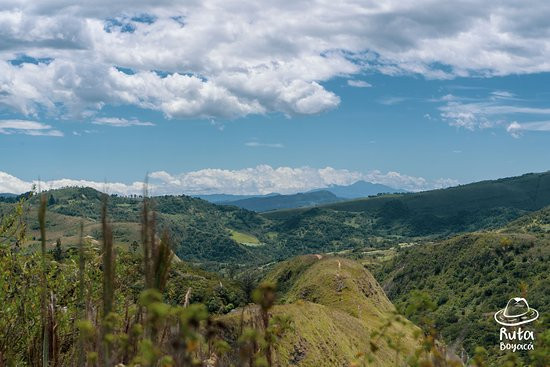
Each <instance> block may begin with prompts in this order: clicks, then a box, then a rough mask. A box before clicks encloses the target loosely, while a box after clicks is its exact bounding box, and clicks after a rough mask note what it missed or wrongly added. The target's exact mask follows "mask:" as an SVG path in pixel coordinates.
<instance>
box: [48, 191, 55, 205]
mask: <svg viewBox="0 0 550 367" xmlns="http://www.w3.org/2000/svg"><path fill="white" fill-rule="evenodd" d="M55 203H56V201H55V198H54V197H53V194H50V198H49V199H48V206H52V205H55Z"/></svg>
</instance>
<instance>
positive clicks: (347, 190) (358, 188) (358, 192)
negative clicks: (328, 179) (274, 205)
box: [313, 181, 406, 199]
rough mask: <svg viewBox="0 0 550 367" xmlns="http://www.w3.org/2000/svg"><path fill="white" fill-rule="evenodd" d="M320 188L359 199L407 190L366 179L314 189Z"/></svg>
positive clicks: (343, 196)
mask: <svg viewBox="0 0 550 367" xmlns="http://www.w3.org/2000/svg"><path fill="white" fill-rule="evenodd" d="M319 190H326V191H330V192H332V193H333V194H334V195H336V196H338V197H340V198H344V199H357V198H364V197H367V196H371V195H378V194H385V193H403V192H406V191H405V190H401V189H394V188H393V187H389V186H386V185H381V184H375V183H371V182H366V181H357V182H355V183H353V184H351V185H347V186H340V185H330V186H328V187H325V188H322V189H317V190H313V191H319Z"/></svg>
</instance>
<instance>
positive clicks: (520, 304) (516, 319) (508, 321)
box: [495, 297, 539, 326]
mask: <svg viewBox="0 0 550 367" xmlns="http://www.w3.org/2000/svg"><path fill="white" fill-rule="evenodd" d="M538 317H539V312H538V311H537V310H535V309H534V308H530V307H529V304H528V303H527V300H526V299H525V298H519V297H516V298H512V299H510V300H509V301H508V303H507V304H506V307H504V308H503V309H502V310H500V311H497V312H496V313H495V321H496V322H498V323H499V324H501V325H503V326H519V325H523V324H527V323H529V322H532V321H535V320H536V319H538Z"/></svg>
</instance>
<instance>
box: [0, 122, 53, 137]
mask: <svg viewBox="0 0 550 367" xmlns="http://www.w3.org/2000/svg"><path fill="white" fill-rule="evenodd" d="M0 134H4V135H11V134H25V135H34V136H63V133H62V132H61V131H59V130H55V129H53V128H52V127H51V126H50V125H47V124H44V123H41V122H37V121H29V120H0Z"/></svg>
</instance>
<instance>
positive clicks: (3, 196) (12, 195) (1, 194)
mask: <svg viewBox="0 0 550 367" xmlns="http://www.w3.org/2000/svg"><path fill="white" fill-rule="evenodd" d="M16 196H18V195H17V194H10V193H8V192H0V198H14V197H16Z"/></svg>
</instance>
